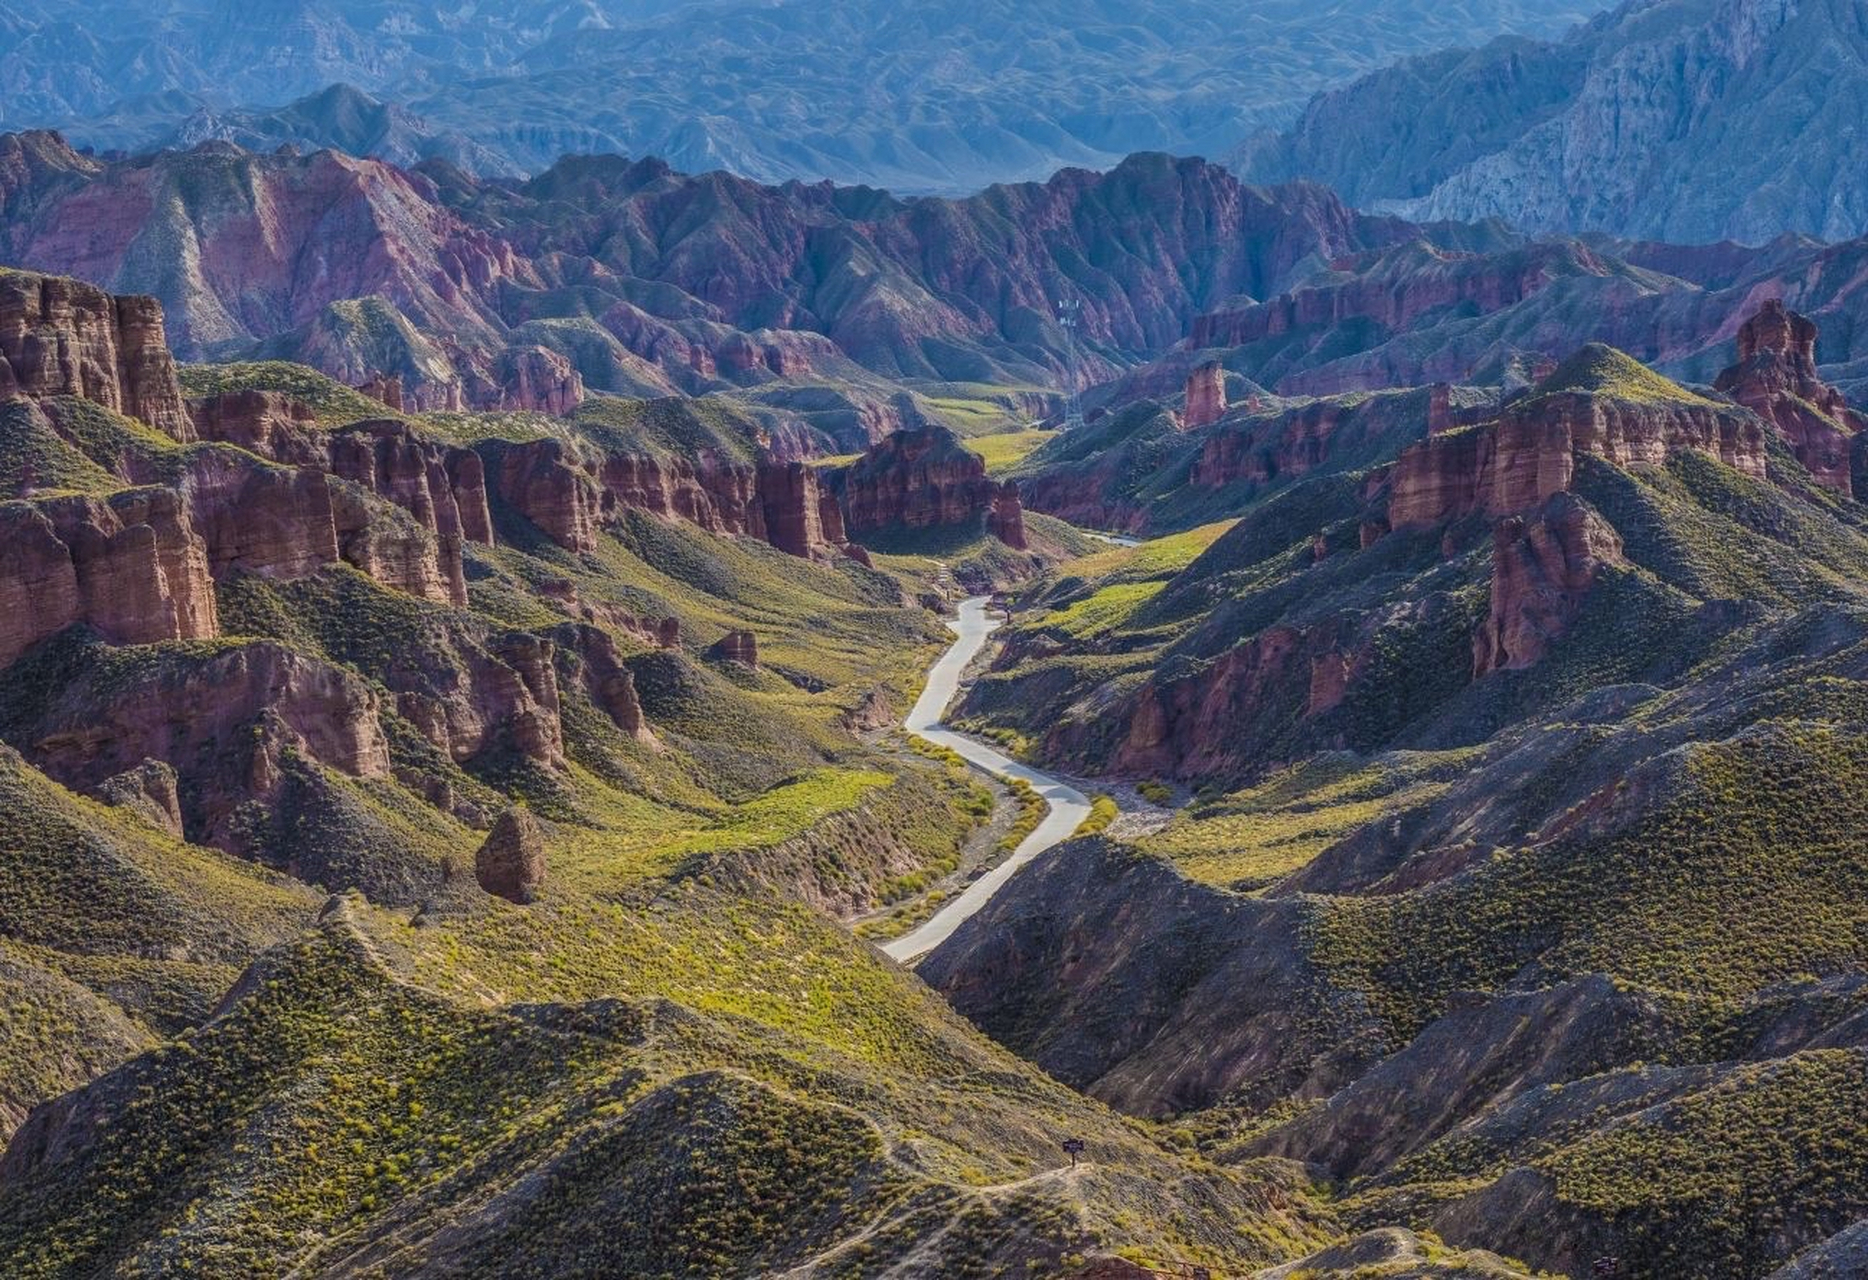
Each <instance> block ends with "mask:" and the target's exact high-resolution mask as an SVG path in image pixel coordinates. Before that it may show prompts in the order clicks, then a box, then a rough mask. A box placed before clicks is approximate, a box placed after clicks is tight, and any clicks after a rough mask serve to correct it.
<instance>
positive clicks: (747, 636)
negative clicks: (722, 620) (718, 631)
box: [707, 631, 759, 671]
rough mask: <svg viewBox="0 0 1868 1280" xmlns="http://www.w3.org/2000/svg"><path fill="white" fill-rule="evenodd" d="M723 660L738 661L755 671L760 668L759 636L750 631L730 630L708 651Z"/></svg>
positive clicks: (713, 656)
mask: <svg viewBox="0 0 1868 1280" xmlns="http://www.w3.org/2000/svg"><path fill="white" fill-rule="evenodd" d="M707 653H708V655H709V656H710V657H712V658H715V659H717V660H719V661H721V662H737V663H739V664H740V665H741V666H743V667H749V668H751V669H752V670H754V671H757V670H758V669H759V637H757V636H755V635H754V634H753V633H752V632H750V631H729V632H727V633H726V634H725V635H724V636H722V637H720V639H719V640H718V641H717V642H716V643H715V644H714V646H713V648H711V649H709V650H708V651H707Z"/></svg>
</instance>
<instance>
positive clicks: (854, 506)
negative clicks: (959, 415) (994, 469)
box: [838, 426, 1022, 534]
mask: <svg viewBox="0 0 1868 1280" xmlns="http://www.w3.org/2000/svg"><path fill="white" fill-rule="evenodd" d="M838 486H839V487H838V496H839V497H840V498H841V499H842V503H843V518H844V521H845V523H846V524H847V525H848V527H849V530H850V532H851V533H852V534H863V533H868V532H872V531H876V530H881V529H888V528H898V527H899V528H907V529H931V528H937V527H942V526H947V525H960V524H966V523H968V522H970V521H973V520H977V519H978V518H979V517H980V515H981V513H983V512H985V511H987V510H988V509H990V507H991V506H992V502H993V497H994V493H995V490H996V489H997V486H996V485H995V484H994V483H993V482H992V481H991V480H989V479H987V478H986V462H985V460H984V459H983V458H981V457H980V456H979V455H978V454H976V453H974V452H973V451H972V450H970V449H968V448H966V447H965V446H964V445H962V444H961V443H960V439H959V437H958V436H956V435H954V433H953V432H951V431H949V430H947V429H946V428H945V427H935V426H929V427H920V428H917V429H915V430H912V431H898V432H896V433H895V434H894V435H892V436H890V437H889V438H888V439H886V440H883V441H882V442H881V443H879V444H877V445H875V446H874V447H873V448H871V449H870V450H869V451H868V452H867V453H865V454H864V455H863V456H862V457H861V458H860V459H858V460H857V461H856V462H853V463H851V464H850V465H849V466H848V467H846V468H844V469H843V471H842V472H841V473H840V474H839V476H838ZM1021 528H1022V525H1021Z"/></svg>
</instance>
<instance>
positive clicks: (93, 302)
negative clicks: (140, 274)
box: [0, 271, 190, 440]
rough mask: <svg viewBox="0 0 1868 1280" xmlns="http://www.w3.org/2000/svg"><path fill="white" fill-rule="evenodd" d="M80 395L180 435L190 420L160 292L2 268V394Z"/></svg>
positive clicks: (37, 396)
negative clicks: (116, 293) (126, 292)
mask: <svg viewBox="0 0 1868 1280" xmlns="http://www.w3.org/2000/svg"><path fill="white" fill-rule="evenodd" d="M15 395H23V396H27V397H29V398H32V399H44V398H46V397H50V396H79V397H81V398H83V399H86V400H90V401H93V402H94V403H97V404H101V405H103V406H104V407H106V408H108V409H114V410H116V411H117V412H119V413H122V414H126V415H128V416H129V417H132V418H138V419H141V420H142V421H143V422H146V423H148V424H149V425H150V426H152V427H155V428H156V429H157V430H159V431H163V432H166V433H168V434H169V435H171V436H174V437H175V438H176V439H177V440H187V439H188V438H189V430H190V427H189V419H188V413H187V410H186V408H185V407H184V406H183V403H182V394H181V388H180V387H179V386H178V385H177V383H176V381H175V362H174V360H173V358H172V357H171V356H170V355H169V348H168V343H167V340H166V337H165V335H164V332H163V323H162V307H161V305H160V304H159V303H157V302H156V300H155V299H154V298H141V297H113V296H111V295H110V294H108V293H105V292H104V291H103V290H102V289H98V288H96V287H94V286H92V285H88V284H84V283H82V282H80V281H77V280H68V279H62V278H60V277H57V276H41V275H33V274H30V273H26V272H16V271H0V399H5V398H6V397H8V396H15Z"/></svg>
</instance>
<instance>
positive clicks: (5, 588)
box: [0, 489, 219, 666]
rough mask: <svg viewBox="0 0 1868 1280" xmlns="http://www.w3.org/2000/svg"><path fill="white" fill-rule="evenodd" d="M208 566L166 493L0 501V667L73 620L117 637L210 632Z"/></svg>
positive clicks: (182, 506) (183, 509) (202, 547)
mask: <svg viewBox="0 0 1868 1280" xmlns="http://www.w3.org/2000/svg"><path fill="white" fill-rule="evenodd" d="M209 569H210V560H209V549H208V545H207V543H206V541H205V540H204V539H203V538H202V536H201V534H200V533H199V532H198V531H197V529H196V527H195V525H194V523H193V521H192V520H191V518H190V515H189V509H188V503H187V502H186V501H185V500H184V499H183V497H182V496H181V495H180V494H178V493H176V492H174V491H172V490H166V489H135V490H129V491H126V492H123V493H119V494H115V495H113V496H112V497H110V498H108V499H103V498H59V499H54V500H50V501H44V502H37V503H23V502H15V503H7V504H5V505H0V666H4V665H5V664H7V663H11V662H12V661H13V660H14V659H16V658H18V657H19V656H20V655H21V654H22V653H24V652H25V651H26V650H27V649H29V648H31V647H32V646H33V645H35V644H37V643H38V642H40V641H41V640H44V639H46V638H47V637H49V636H53V635H56V634H57V633H58V632H60V631H63V630H64V629H65V628H67V627H69V626H72V625H73V624H75V623H84V624H86V625H88V626H90V627H91V628H92V629H94V630H95V631H97V632H98V633H99V634H100V635H102V636H103V637H105V638H106V639H108V640H111V641H113V642H115V643H119V644H149V643H153V642H155V641H158V640H193V639H202V638H205V637H209V636H213V635H216V634H218V631H219V628H218V622H217V617H216V612H215V600H214V583H213V581H212V579H211V578H210V576H209Z"/></svg>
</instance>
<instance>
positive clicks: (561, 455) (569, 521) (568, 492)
mask: <svg viewBox="0 0 1868 1280" xmlns="http://www.w3.org/2000/svg"><path fill="white" fill-rule="evenodd" d="M495 465H496V468H497V474H498V487H499V492H500V496H501V498H502V499H503V500H504V501H506V502H507V503H509V504H510V505H511V506H512V507H513V509H514V510H516V511H518V512H519V513H520V514H521V515H523V516H525V518H526V519H528V520H530V521H531V522H532V523H533V524H535V525H537V526H538V527H539V529H540V530H542V531H543V532H544V533H545V535H546V536H547V537H549V538H550V539H551V540H552V541H553V542H556V543H557V544H558V545H559V546H561V547H564V548H566V549H567V550H571V551H577V552H580V553H583V552H590V551H594V550H596V546H597V535H598V533H599V532H600V531H601V529H602V528H603V525H604V524H605V523H606V522H607V521H609V520H611V519H612V518H614V517H616V516H617V515H619V514H620V513H622V512H624V511H646V512H649V513H650V514H652V515H657V516H661V517H663V518H665V519H673V520H685V521H687V522H689V523H691V524H694V525H698V526H699V527H700V528H702V529H705V530H707V531H708V532H709V533H718V534H726V535H731V536H738V537H748V538H755V539H757V540H759V541H761V542H766V543H769V544H771V545H772V546H774V547H777V548H778V549H779V550H781V551H783V552H785V553H786V554H788V555H794V556H798V557H801V558H804V559H812V558H820V557H824V556H829V555H833V554H836V553H838V552H840V551H845V550H847V541H846V534H845V530H844V522H843V513H842V511H841V509H840V508H839V507H838V505H837V502H836V499H835V496H834V495H833V494H831V493H830V492H829V491H828V490H826V489H825V488H824V487H823V485H822V482H821V480H820V477H819V474H818V469H817V468H815V467H812V466H810V465H808V464H806V463H802V462H779V461H776V460H773V459H771V458H770V457H765V458H762V459H761V460H760V461H759V462H757V463H754V464H747V463H742V462H737V461H729V460H727V459H724V458H721V457H719V456H717V455H715V454H713V453H711V452H707V451H703V452H701V453H700V454H699V455H698V456H697V457H683V456H668V455H657V454H648V453H630V452H605V451H603V450H601V449H598V448H595V447H577V446H572V445H568V444H566V443H565V442H563V441H560V440H540V441H532V442H528V443H525V444H517V445H510V446H506V447H505V448H504V450H503V453H502V454H501V456H500V457H499V459H498V461H497V463H496V464H495Z"/></svg>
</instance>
